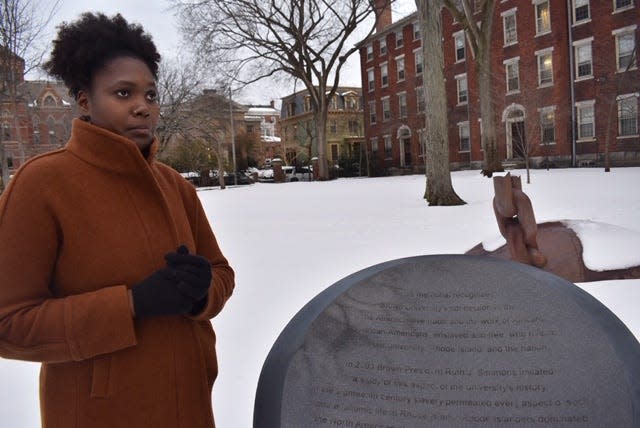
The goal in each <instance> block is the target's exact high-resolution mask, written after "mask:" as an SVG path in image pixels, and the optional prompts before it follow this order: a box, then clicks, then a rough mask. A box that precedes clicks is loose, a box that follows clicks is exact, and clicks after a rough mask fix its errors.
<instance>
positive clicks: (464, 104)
mask: <svg viewBox="0 0 640 428" xmlns="http://www.w3.org/2000/svg"><path fill="white" fill-rule="evenodd" d="M468 104H469V102H467V101H464V102H461V103H458V104H456V107H464V106H466V105H468Z"/></svg>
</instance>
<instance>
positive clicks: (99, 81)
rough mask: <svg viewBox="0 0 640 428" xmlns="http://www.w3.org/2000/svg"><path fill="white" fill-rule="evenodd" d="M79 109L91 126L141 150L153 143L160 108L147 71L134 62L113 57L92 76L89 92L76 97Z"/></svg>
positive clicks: (128, 58)
mask: <svg viewBox="0 0 640 428" xmlns="http://www.w3.org/2000/svg"><path fill="white" fill-rule="evenodd" d="M78 105H79V106H80V107H81V109H82V110H83V113H84V114H86V115H88V116H89V117H90V121H91V123H92V124H94V125H96V126H99V127H101V128H104V129H107V130H109V131H111V132H115V133H116V134H119V135H122V136H123V137H126V138H128V139H129V140H131V141H133V142H134V143H136V145H137V146H138V148H140V149H141V150H142V149H144V148H146V147H147V146H149V144H151V142H152V141H153V135H154V132H155V130H156V127H157V125H158V118H159V116H160V106H159V105H158V92H157V88H156V82H155V79H154V78H153V74H151V71H150V70H149V67H147V65H146V64H145V63H144V62H142V61H141V60H139V59H137V58H133V57H130V56H121V57H116V58H114V59H112V60H110V61H108V62H107V63H106V64H105V65H104V66H103V67H102V68H101V69H99V70H98V71H97V72H96V73H95V75H94V76H93V80H92V82H91V88H90V90H88V91H80V92H79V93H78Z"/></svg>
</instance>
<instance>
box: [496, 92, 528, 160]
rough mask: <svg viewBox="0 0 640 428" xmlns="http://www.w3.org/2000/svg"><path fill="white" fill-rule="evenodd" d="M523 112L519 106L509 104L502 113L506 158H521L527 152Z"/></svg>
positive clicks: (522, 108)
mask: <svg viewBox="0 0 640 428" xmlns="http://www.w3.org/2000/svg"><path fill="white" fill-rule="evenodd" d="M525 118H526V115H525V110H524V107H523V106H521V105H520V104H511V105H510V106H508V107H507V108H506V109H504V111H503V112H502V122H504V123H505V128H506V129H505V131H506V132H505V134H506V142H505V146H506V158H507V159H514V158H523V157H524V155H525V153H526V152H527V145H528V141H527V138H526V135H525Z"/></svg>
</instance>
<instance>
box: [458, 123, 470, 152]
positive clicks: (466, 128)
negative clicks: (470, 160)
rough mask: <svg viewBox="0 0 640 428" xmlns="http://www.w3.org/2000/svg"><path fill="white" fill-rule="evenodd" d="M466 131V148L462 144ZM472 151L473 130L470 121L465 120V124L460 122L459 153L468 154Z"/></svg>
mask: <svg viewBox="0 0 640 428" xmlns="http://www.w3.org/2000/svg"><path fill="white" fill-rule="evenodd" d="M463 131H466V146H467V147H466V148H465V147H463V144H462V142H463V141H464V140H463V138H464V137H463V134H464V132H463ZM470 151H471V129H470V127H469V121H468V120H465V121H464V122H458V152H459V153H467V152H470Z"/></svg>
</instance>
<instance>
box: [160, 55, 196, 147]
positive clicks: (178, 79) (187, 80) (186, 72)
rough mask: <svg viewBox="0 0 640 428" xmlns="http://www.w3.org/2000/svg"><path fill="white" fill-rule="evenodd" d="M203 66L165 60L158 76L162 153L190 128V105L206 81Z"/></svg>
mask: <svg viewBox="0 0 640 428" xmlns="http://www.w3.org/2000/svg"><path fill="white" fill-rule="evenodd" d="M200 70H201V68H200V67H198V66H197V65H195V64H193V63H181V62H178V61H177V60H169V61H166V60H163V61H162V62H161V64H160V70H159V73H158V74H159V75H158V92H159V98H160V124H159V126H158V130H157V135H158V140H159V143H160V148H159V153H162V152H163V151H164V150H165V149H166V148H167V144H168V143H169V141H171V139H172V138H173V137H174V136H176V135H180V134H184V133H185V132H187V131H188V129H187V128H188V126H189V120H188V119H189V118H188V114H189V106H190V103H192V102H193V101H194V99H195V98H196V97H197V95H198V94H199V93H201V89H202V85H203V83H204V80H205V78H204V76H202V73H201V72H200Z"/></svg>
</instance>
